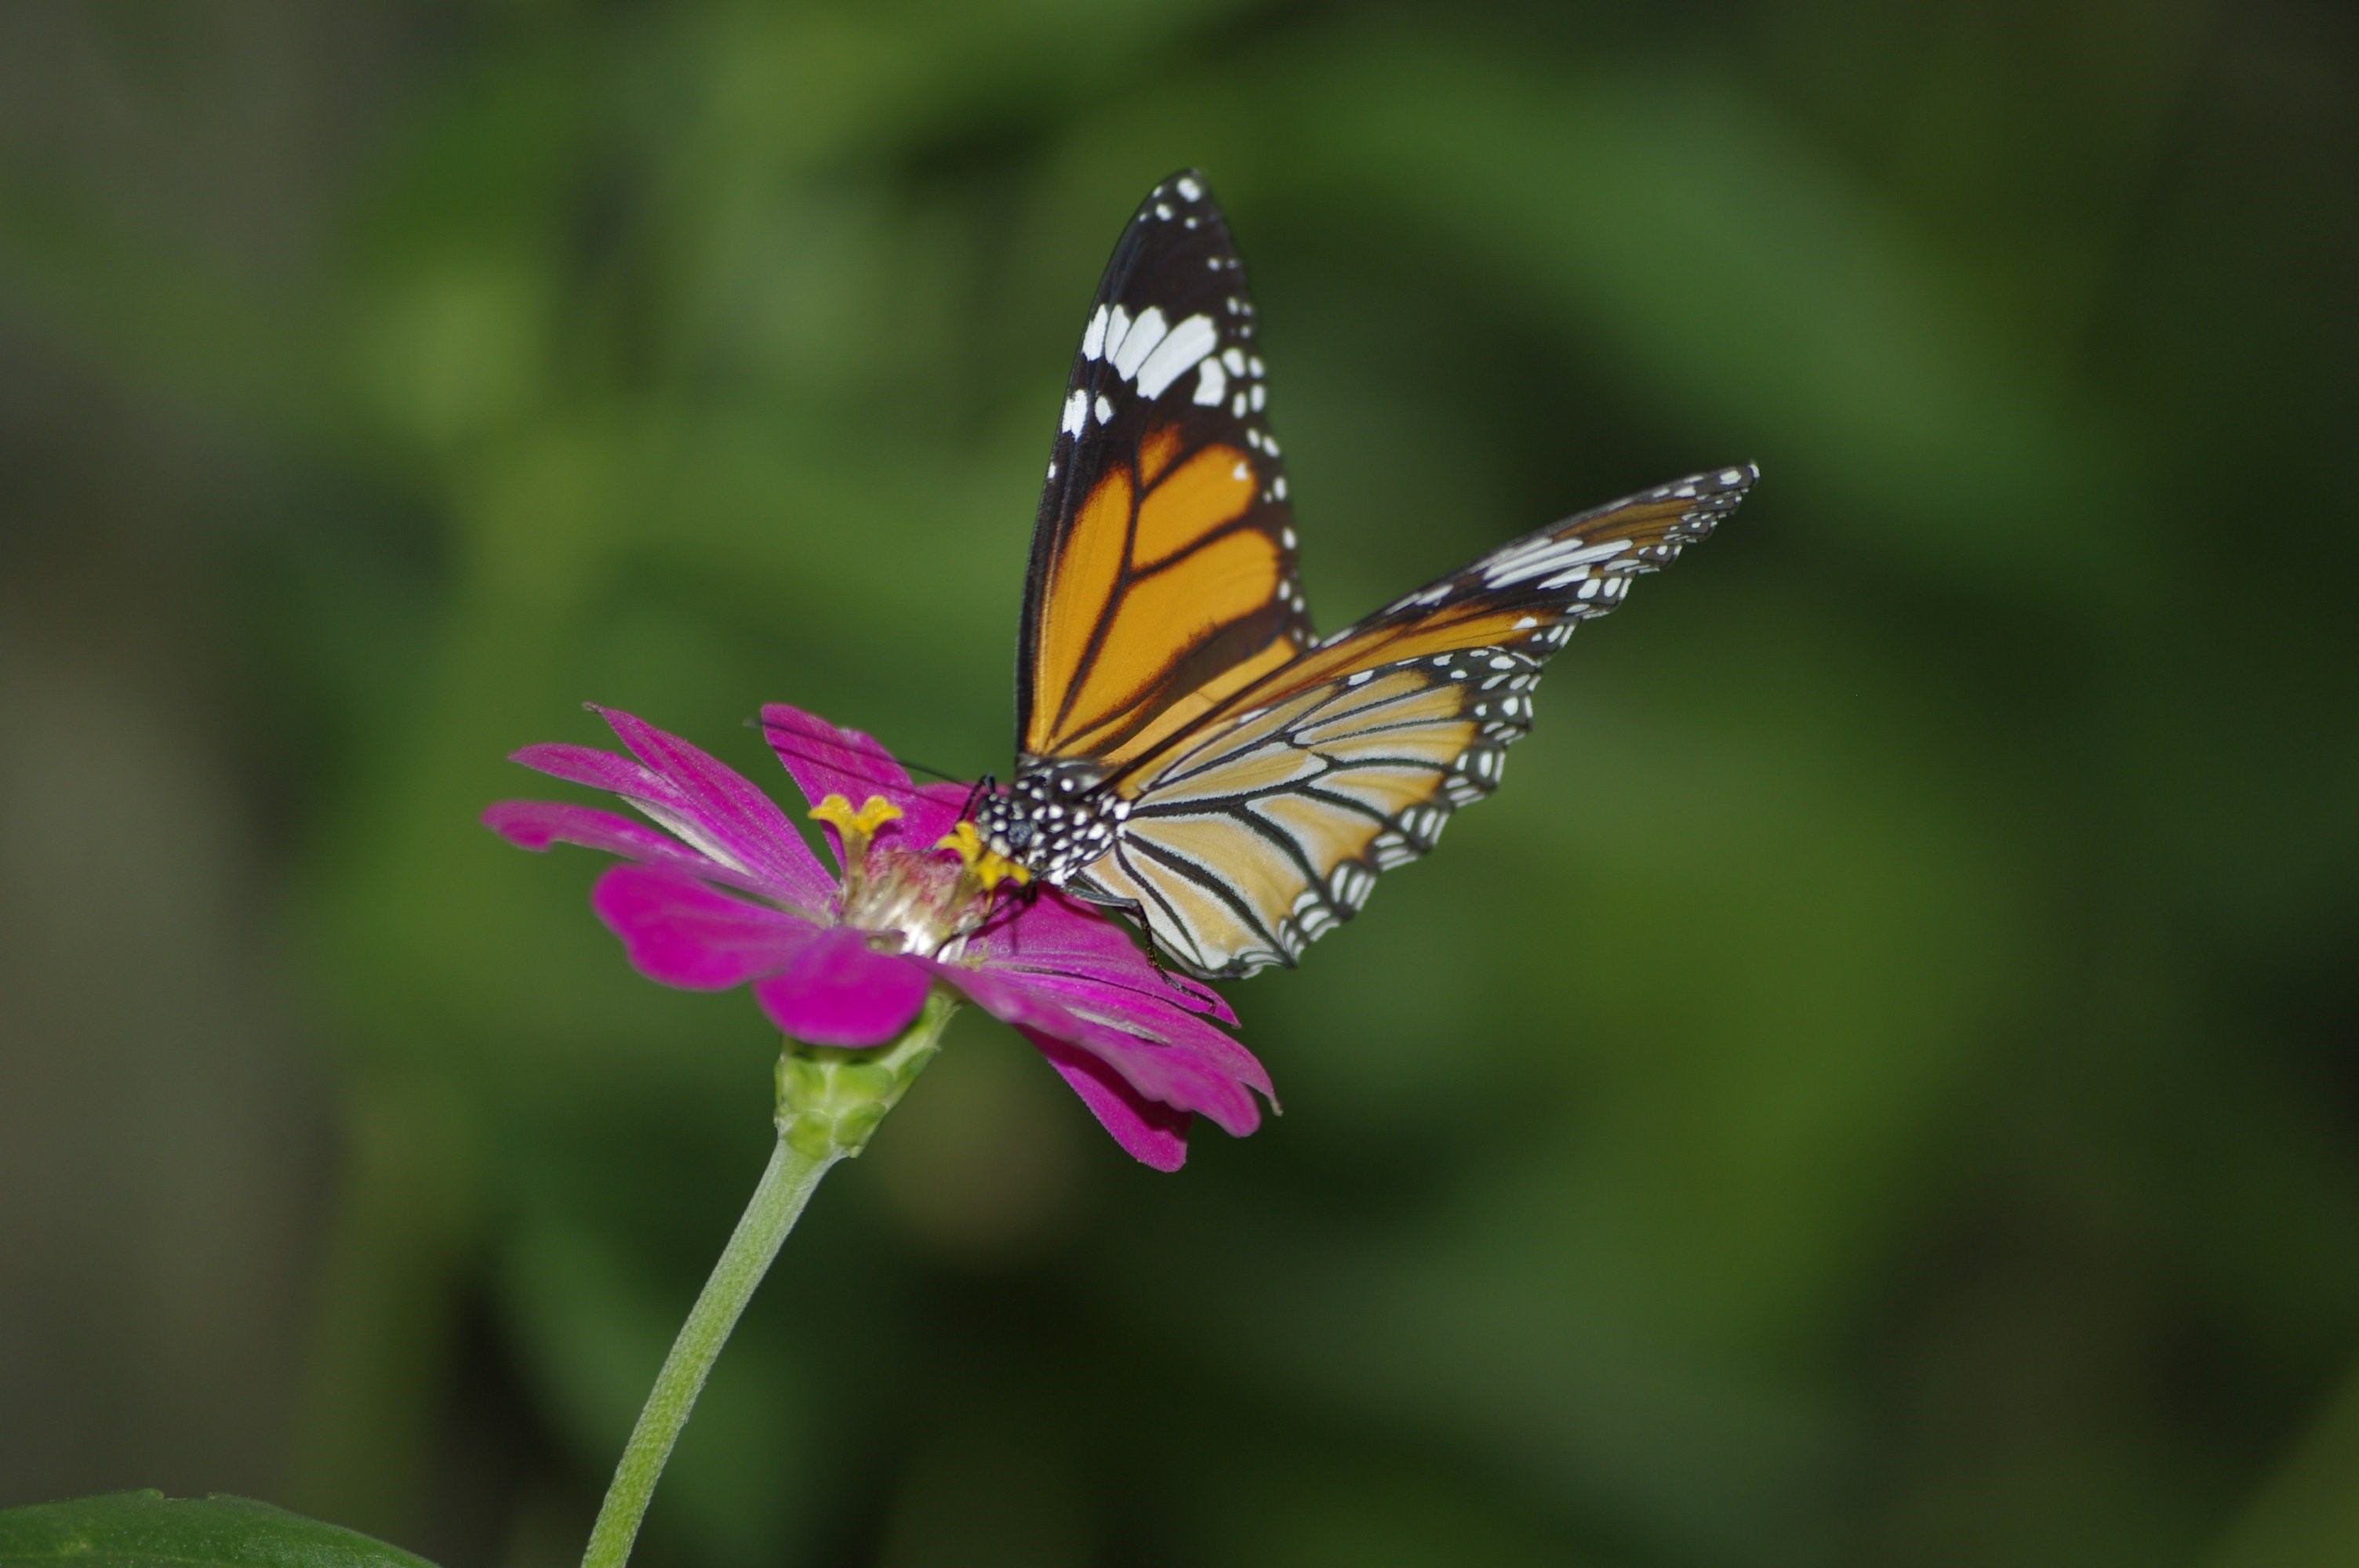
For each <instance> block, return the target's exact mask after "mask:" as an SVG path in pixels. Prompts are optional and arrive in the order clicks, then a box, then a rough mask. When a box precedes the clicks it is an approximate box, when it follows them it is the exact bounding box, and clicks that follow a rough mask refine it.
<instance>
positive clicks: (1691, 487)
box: [1074, 466, 1755, 976]
mask: <svg viewBox="0 0 2359 1568" xmlns="http://www.w3.org/2000/svg"><path fill="white" fill-rule="evenodd" d="M1754 478H1755V470H1753V469H1752V468H1751V467H1750V466H1746V467H1744V468H1734V469H1723V470H1718V471H1716V472H1713V473H1708V474H1698V475H1696V476H1694V477H1692V478H1690V479H1685V480H1680V481H1676V482H1675V483H1672V484H1668V485H1663V486H1660V487H1658V488H1657V489H1655V490H1651V491H1647V492H1644V493H1642V494H1639V495H1635V496H1632V497H1630V498H1628V499H1627V500H1625V501H1621V502H1617V503H1614V504H1612V505H1610V506H1603V507H1600V508H1598V509H1597V510H1595V511H1593V512H1586V513H1582V514H1580V515H1579V516H1576V517H1571V518H1568V519H1566V520H1565V521H1564V522H1561V523H1559V524H1556V525H1555V526H1553V527H1550V528H1545V529H1542V530H1541V531H1539V532H1538V533H1537V534H1533V535H1529V536H1528V537H1527V538H1523V539H1518V540H1517V541H1516V542H1515V543H1513V544H1511V545H1508V546H1505V547H1503V548H1501V549H1498V550H1495V551H1493V552H1492V553H1491V554H1490V555H1487V556H1485V557H1483V558H1482V559H1481V560H1478V561H1476V562H1475V563H1474V564H1473V565H1472V566H1470V567H1468V568H1465V569H1463V570H1462V571H1458V572H1454V573H1452V574H1451V575H1450V576H1448V577H1446V578H1442V579H1440V580H1439V581H1436V582H1434V583H1432V584H1430V585H1429V586H1427V587H1426V588H1423V589H1419V590H1418V591H1417V592H1415V593H1412V594H1409V595H1408V596H1407V597H1405V598H1403V599H1401V600H1397V601H1396V602H1394V603H1393V604H1390V605H1388V606H1386V608H1385V609H1383V610H1381V611H1378V612H1377V613H1375V615H1372V616H1370V617H1369V618H1368V619H1367V620H1365V621H1363V622H1360V623H1359V624H1357V625H1355V626H1352V627H1349V628H1347V629H1346V630H1344V631H1343V632H1339V633H1336V634H1335V635H1334V636H1332V637H1330V638H1328V639H1327V640H1326V641H1324V642H1322V643H1317V644H1315V645H1313V646H1312V647H1310V648H1309V649H1307V650H1306V651H1304V652H1303V653H1302V654H1300V655H1299V656H1298V657H1296V658H1294V659H1293V660H1291V661H1290V662H1289V663H1288V664H1287V665H1285V666H1284V667H1282V668H1279V669H1277V670H1276V671H1274V672H1273V673H1271V674H1269V675H1266V676H1263V677H1262V678H1261V679H1259V680H1258V681H1256V682H1255V683H1253V684H1252V685H1251V686H1250V687H1247V688H1245V689H1244V690H1242V691H1240V692H1238V693H1237V694H1235V695H1234V696H1232V697H1228V698H1227V699H1226V700H1225V701H1224V702H1223V703H1222V704H1219V705H1217V706H1215V707H1214V708H1212V709H1211V710H1210V711H1209V712H1208V713H1207V714H1206V715H1205V716H1204V717H1202V718H1201V719H1200V720H1199V721H1198V723H1197V724H1196V725H1195V726H1194V727H1193V728H1192V729H1190V730H1189V731H1187V732H1186V733H1185V734H1184V735H1181V736H1180V737H1178V738H1176V739H1175V740H1173V741H1171V742H1169V744H1167V745H1165V746H1163V747H1161V748H1159V749H1158V750H1157V751H1155V752H1151V753H1148V754H1146V755H1143V756H1141V757H1139V758H1138V759H1137V760H1136V761H1135V762H1133V763H1132V764H1131V766H1130V768H1129V769H1128V771H1127V772H1125V773H1124V774H1122V775H1121V776H1119V777H1118V778H1116V779H1115V780H1114V786H1113V787H1114V790H1115V791H1116V792H1117V793H1118V794H1119V795H1122V796H1123V797H1124V798H1125V800H1126V801H1127V802H1128V807H1129V809H1128V815H1127V817H1126V819H1125V822H1124V825H1123V829H1122V831H1121V833H1120V834H1119V835H1117V836H1116V838H1115V839H1114V846H1113V848H1112V849H1111V850H1110V851H1109V852H1108V853H1107V854H1106V855H1105V856H1103V858H1102V859H1101V860H1098V861H1097V862H1096V863H1095V864H1093V865H1092V866H1091V867H1089V868H1088V870H1087V871H1086V872H1085V873H1084V875H1083V876H1082V878H1081V879H1079V880H1077V881H1076V882H1075V884H1074V885H1075V887H1076V889H1077V891H1080V892H1083V893H1084V894H1086V895H1087V896H1091V897H1095V898H1101V899H1103V900H1105V901H1106V902H1109V903H1124V904H1133V905H1136V907H1137V909H1138V911H1139V914H1140V916H1141V918H1142V919H1144V920H1145V922H1146V923H1147V929H1148V931H1149V933H1150V934H1151V935H1153V936H1154V938H1155V941H1156V943H1157V945H1158V946H1159V947H1161V948H1162V949H1163V951H1164V952H1165V953H1166V954H1168V955H1169V956H1170V957H1172V958H1173V959H1175V960H1176V961H1178V962H1179V963H1180V964H1183V965H1185V966H1186V967H1187V968H1190V969H1193V970H1195V971H1196V972H1198V973H1200V974H1204V975H1211V976H1227V975H1243V974H1250V973H1252V972H1253V971H1254V970H1256V969H1258V968H1263V967H1265V966H1266V965H1269V964H1274V963H1277V964H1291V963H1293V962H1294V961H1295V959H1296V958H1297V957H1299V955H1300V953H1301V950H1302V948H1303V946H1305V945H1307V944H1308V943H1310V942H1311V941H1312V940H1315V939H1316V938H1317V937H1319V936H1320V935H1323V934H1324V933H1325V932H1327V931H1328V930H1331V929H1332V928H1333V926H1334V925H1337V924H1338V923H1340V922H1342V921H1343V920H1347V919H1349V918H1350V917H1351V916H1352V914H1353V913H1354V912H1355V911H1357V910H1358V908H1359V907H1360V905H1361V904H1362V903H1364V901H1365V900H1366V898H1367V895H1368V893H1369V891H1370V890H1371V889H1372V888H1373V887H1374V885H1375V875H1376V873H1377V872H1378V871H1384V870H1386V869H1388V868H1390V867H1392V866H1396V865H1399V864H1401V863H1402V862H1404V861H1407V860H1414V859H1416V858H1417V857H1418V856H1419V855H1421V854H1423V853H1425V852H1426V851H1427V850H1428V849H1431V848H1432V847H1433V844H1434V840H1435V839H1436V838H1438V837H1440V832H1441V829H1442V827H1443V826H1444V825H1445V824H1446V823H1447V822H1448V820H1449V817H1450V814H1451V812H1452V811H1454V810H1455V809H1456V808H1457V807H1459V806H1462V805H1464V804H1466V803H1467V802H1469V801H1472V800H1476V799H1479V798H1481V797H1482V796H1483V795H1487V794H1489V793H1490V791H1491V790H1492V789H1493V788H1495V786H1496V785H1497V784H1498V782H1499V777H1500V773H1501V771H1502V766H1503V763H1504V762H1505V759H1506V748H1507V747H1508V746H1509V745H1511V744H1512V743H1514V741H1517V739H1518V738H1520V737H1521V736H1522V735H1523V734H1524V732H1525V731H1526V730H1527V729H1529V728H1530V725H1531V713H1532V707H1531V691H1532V688H1533V687H1534V686H1535V685H1536V684H1537V683H1538V679H1539V673H1540V667H1541V665H1542V664H1543V662H1544V661H1545V660H1546V659H1547V658H1548V657H1549V654H1553V653H1555V652H1556V650H1557V649H1558V648H1560V647H1561V646H1562V645H1563V644H1564V642H1565V640H1566V639H1567V638H1569V637H1570V636H1571V634H1572V629H1573V627H1574V626H1575V625H1577V624H1578V623H1579V622H1582V621H1584V620H1587V619H1590V618H1592V617H1593V616H1598V615H1603V614H1604V613H1605V612H1607V611H1610V610H1612V609H1613V608H1614V606H1616V605H1618V604H1619V603H1621V601H1622V599H1623V596H1624V593H1625V590H1626V589H1627V588H1628V585H1629V581H1630V579H1632V578H1633V577H1634V576H1636V575H1637V574H1639V573H1642V572H1648V571H1653V570H1657V569H1658V568H1661V567H1663V566H1666V565H1668V564H1669V562H1670V561H1671V560H1672V559H1674V558H1675V557H1677V556H1678V554H1679V552H1680V548H1681V547H1682V546H1685V545H1687V544H1689V543H1690V542H1692V541H1694V540H1696V539H1700V538H1702V537H1703V536H1704V535H1707V534H1709V533H1710V532H1711V531H1712V526H1713V525H1714V524H1716V523H1717V522H1718V521H1719V520H1720V519H1721V518H1722V517H1723V516H1725V515H1727V514H1729V513H1730V512H1732V511H1734V509H1735V507H1736V504H1737V503H1738V502H1739V501H1741V500H1742V499H1743V498H1744V495H1745V490H1746V489H1747V488H1748V487H1749V486H1750V485H1751V484H1752V482H1753V480H1754Z"/></svg>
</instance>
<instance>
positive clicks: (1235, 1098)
mask: <svg viewBox="0 0 2359 1568" xmlns="http://www.w3.org/2000/svg"><path fill="white" fill-rule="evenodd" d="M929 962H931V961H930V960H929ZM932 968H933V969H934V972H935V973H937V974H939V975H940V976H941V978H942V979H946V980H948V981H949V982H950V983H951V985H953V986H955V987H957V988H958V989H960V990H962V991H964V992H965V993H966V994H967V995H968V996H969V997H972V998H973V1000H974V1001H975V1002H976V1004H977V1005H978V1006H980V1007H981V1008H982V1009H983V1010H984V1011H985V1012H988V1013H990V1014H991V1015H992V1016H993V1017H994V1018H996V1019H998V1020H1000V1021H1001V1022H1006V1023H1012V1024H1014V1025H1015V1026H1016V1028H1018V1029H1022V1030H1027V1031H1035V1030H1037V1031H1038V1032H1039V1033H1043V1034H1047V1035H1049V1036H1050V1037H1051V1038H1053V1039H1058V1040H1062V1041H1065V1042H1066V1043H1068V1044H1071V1045H1075V1046H1078V1047H1080V1048H1081V1049H1082V1050H1083V1051H1086V1052H1087V1053H1089V1054H1091V1055H1093V1056H1095V1057H1096V1058H1098V1059H1099V1060H1100V1061H1102V1062H1103V1063H1104V1064H1105V1065H1107V1066H1109V1067H1111V1068H1113V1069H1114V1072H1116V1073H1118V1074H1120V1075H1121V1076H1122V1077H1123V1078H1124V1079H1125V1081H1126V1082H1128V1083H1129V1085H1130V1087H1132V1088H1134V1089H1136V1090H1137V1091H1138V1092H1139V1093H1140V1094H1142V1095H1144V1096H1145V1097H1147V1098H1148V1099H1153V1100H1160V1101H1161V1102H1162V1103H1163V1104H1165V1105H1168V1106H1170V1107H1172V1108H1174V1109H1177V1110H1194V1111H1201V1112H1202V1113H1203V1114H1204V1115H1206V1116H1208V1117H1210V1118H1212V1120H1214V1121H1215V1122H1217V1123H1219V1124H1220V1126H1221V1127H1222V1128H1223V1130H1226V1131H1228V1132H1230V1133H1233V1134H1234V1135H1235V1136H1237V1137H1239V1138H1242V1137H1244V1136H1245V1134H1247V1133H1249V1132H1251V1131H1252V1130H1254V1129H1255V1128H1256V1127H1258V1126H1260V1125H1261V1108H1260V1107H1259V1106H1257V1105H1256V1104H1255V1103H1254V1098H1253V1096H1252V1095H1251V1094H1250V1093H1249V1092H1247V1090H1246V1089H1245V1087H1244V1086H1243V1085H1242V1084H1240V1083H1239V1082H1238V1081H1237V1078H1236V1076H1234V1075H1233V1074H1232V1073H1230V1072H1228V1071H1226V1070H1224V1068H1225V1063H1224V1062H1223V1059H1222V1058H1221V1057H1220V1056H1218V1055H1215V1054H1212V1053H1208V1052H1206V1051H1205V1050H1204V1049H1203V1048H1202V1044H1201V1042H1200V1041H1197V1040H1193V1039H1181V1038H1179V1037H1177V1036H1176V1035H1175V1038H1174V1039H1173V1040H1162V1039H1156V1038H1152V1037H1149V1036H1147V1035H1143V1034H1138V1033H1132V1032H1131V1030H1130V1029H1129V1028H1127V1027H1119V1026H1116V1025H1114V1024H1110V1023H1104V1022H1098V1021H1096V1020H1094V1019H1091V1018H1086V1017H1083V1016H1082V1015H1081V1014H1080V1013H1078V1012H1076V1011H1072V1010H1071V1009H1070V1008H1068V1007H1067V1006H1066V1005H1065V1004H1064V1003H1063V1001H1062V1000H1060V999H1059V998H1058V997H1057V996H1055V995H1054V994H1052V993H1051V992H1049V990H1047V989H1043V988H1042V987H1041V986H1039V985H1038V983H1036V981H1035V979H1034V978H1033V977H1031V976H1028V975H1016V974H1010V973H1007V972H1006V971H993V970H989V969H971V968H964V967H963V966H960V965H955V964H941V963H933V964H932ZM1183 1020H1184V1021H1185V1022H1189V1023H1196V1021H1195V1020H1193V1019H1190V1018H1189V1016H1188V1015H1187V1014H1186V1013H1184V1012H1181V1011H1180V1010H1179V1009H1177V1008H1171V1009H1169V1010H1167V1011H1166V1013H1165V1014H1163V1015H1161V1016H1159V1017H1158V1020H1157V1022H1158V1024H1159V1025H1163V1026H1168V1025H1170V1024H1172V1023H1173V1022H1175V1021H1183ZM1196 1026H1197V1027H1198V1028H1200V1029H1203V1030H1206V1031H1208V1032H1210V1033H1218V1032H1217V1031H1212V1029H1211V1026H1210V1025H1209V1024H1197V1025H1196ZM1225 1038H1226V1037H1225V1036H1223V1039H1225ZM1230 1044H1231V1046H1232V1047H1233V1049H1234V1052H1235V1053H1236V1054H1243V1053H1244V1047H1242V1046H1236V1045H1234V1042H1231V1043H1230ZM1245 1060H1246V1061H1248V1062H1251V1061H1252V1058H1251V1057H1250V1056H1246V1057H1245ZM1254 1070H1255V1071H1256V1073H1258V1072H1259V1071H1260V1065H1259V1064H1258V1063H1256V1064H1254Z"/></svg>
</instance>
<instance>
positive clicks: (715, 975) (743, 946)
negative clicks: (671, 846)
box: [590, 865, 812, 990]
mask: <svg viewBox="0 0 2359 1568" xmlns="http://www.w3.org/2000/svg"><path fill="white" fill-rule="evenodd" d="M590 907H591V908H592V909H593V910H595V911H596V912H597V914H598V918H599V919H600V920H603V921H604V922H605V923H606V928H607V929H608V930H610V931H612V932H614V935H617V936H619V937H621V938H622V939H623V950H624V952H625V953H626V954H628V955H629V956H630V960H631V966H632V968H636V969H637V970H638V971H639V973H641V974H643V975H645V976H647V979H651V980H660V981H662V982H663V983H664V984H665V985H668V986H681V987H685V988H686V989H690V990H725V989H728V988H729V987H731V986H734V985H742V984H744V983H745V981H747V980H749V979H753V978H754V977H755V976H756V975H766V974H769V973H772V972H773V971H775V970H777V968H779V967H780V966H782V965H784V964H785V963H787V962H788V960H789V959H790V958H791V957H792V956H793V955H794V953H795V951H796V949H797V948H798V946H799V945H800V944H801V942H802V941H803V938H804V934H805V933H807V932H810V930H811V929H812V928H811V926H810V925H808V924H807V923H805V922H803V921H800V920H798V919H796V918H795V917H794V916H793V915H791V914H786V913H785V912H784V911H782V910H777V909H772V908H770V907H768V906H767V905H766V904H758V903H746V902H745V900H744V899H742V898H732V897H731V896H729V894H727V893H725V892H721V891H720V890H719V889H717V888H713V887H710V886H707V885H706V884H705V883H703V882H701V881H697V880H696V879H695V878H694V877H692V876H689V875H687V874H685V873H683V872H681V871H675V870H673V869H671V868H670V867H668V866H639V865H625V866H614V867H610V868H608V870H607V871H606V872H605V874H604V875H603V876H601V877H600V878H599V879H598V885H597V886H596V887H594V888H593V889H592V890H591V893H590Z"/></svg>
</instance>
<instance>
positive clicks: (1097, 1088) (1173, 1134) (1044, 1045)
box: [1024, 1029, 1195, 1171]
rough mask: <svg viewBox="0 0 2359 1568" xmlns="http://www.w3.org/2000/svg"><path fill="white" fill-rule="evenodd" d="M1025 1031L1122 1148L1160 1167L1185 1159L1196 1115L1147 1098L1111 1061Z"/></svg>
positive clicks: (1167, 1168)
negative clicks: (1124, 1078)
mask: <svg viewBox="0 0 2359 1568" xmlns="http://www.w3.org/2000/svg"><path fill="white" fill-rule="evenodd" d="M1024 1037H1025V1038H1026V1039H1027V1040H1029V1041H1031V1042H1032V1044H1034V1045H1036V1046H1038V1047H1039V1051H1040V1054H1042V1055H1043V1056H1046V1057H1048V1058H1049V1065H1050V1066H1052V1067H1054V1068H1056V1069H1057V1071H1058V1072H1059V1073H1060V1074H1061V1075H1062V1076H1063V1077H1064V1080H1065V1082H1067V1083H1068V1084H1071V1086H1072V1087H1073V1092H1074V1093H1075V1094H1077V1095H1079V1096H1081V1097H1082V1104H1083V1105H1085V1106H1088V1107H1089V1108H1090V1114H1091V1115H1093V1116H1094V1117H1096V1118H1097V1119H1098V1123H1099V1125H1100V1126H1102V1127H1103V1128H1104V1129H1105V1130H1107V1131H1108V1132H1110V1133H1112V1134H1114V1141H1115V1142H1116V1143H1119V1144H1121V1145H1122V1149H1123V1152H1124V1153H1125V1154H1128V1155H1129V1156H1130V1157H1131V1158H1132V1159H1134V1160H1136V1161H1137V1162H1139V1163H1141V1164H1143V1165H1151V1166H1153V1167H1154V1168H1155V1169H1156V1170H1158V1171H1176V1170H1178V1169H1179V1168H1180V1166H1181V1165H1184V1164H1186V1163H1187V1162H1188V1124H1189V1123H1190V1122H1191V1121H1193V1120H1194V1119H1195V1118H1193V1117H1191V1116H1190V1115H1189V1114H1188V1113H1187V1112H1186V1111H1181V1110H1173V1109H1172V1108H1170V1107H1169V1106H1168V1105H1160V1104H1158V1103H1157V1102H1156V1101H1154V1100H1151V1099H1147V1098H1145V1097H1144V1096H1142V1095H1140V1094H1139V1092H1138V1091H1137V1090H1136V1089H1134V1088H1132V1087H1130V1086H1129V1085H1128V1084H1126V1083H1125V1082H1124V1081H1123V1080H1122V1077H1121V1076H1120V1075H1119V1074H1117V1073H1115V1072H1114V1069H1113V1068H1112V1067H1109V1066H1107V1065H1105V1064H1104V1063H1103V1062H1101V1061H1099V1060H1098V1059H1097V1058H1096V1057H1095V1056H1093V1055H1091V1054H1089V1053H1088V1052H1086V1051H1083V1050H1082V1049H1080V1048H1079V1047H1077V1046H1072V1045H1068V1044H1065V1043H1064V1042H1063V1041H1061V1040H1058V1039H1055V1038H1053V1037H1052V1036H1049V1035H1047V1034H1043V1033H1039V1032H1038V1030H1032V1029H1027V1030H1026V1031H1024Z"/></svg>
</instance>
